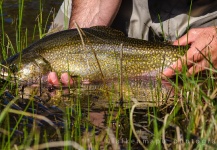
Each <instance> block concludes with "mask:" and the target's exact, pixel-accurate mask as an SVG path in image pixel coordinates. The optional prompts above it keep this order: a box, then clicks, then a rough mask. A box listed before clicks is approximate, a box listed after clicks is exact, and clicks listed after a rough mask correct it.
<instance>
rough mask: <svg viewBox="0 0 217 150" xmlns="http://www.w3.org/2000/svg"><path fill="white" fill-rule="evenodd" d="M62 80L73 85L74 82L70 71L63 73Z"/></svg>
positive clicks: (65, 83)
mask: <svg viewBox="0 0 217 150" xmlns="http://www.w3.org/2000/svg"><path fill="white" fill-rule="evenodd" d="M61 82H62V83H63V84H64V85H72V84H73V80H72V78H71V77H70V75H69V74H68V73H63V74H62V75H61Z"/></svg>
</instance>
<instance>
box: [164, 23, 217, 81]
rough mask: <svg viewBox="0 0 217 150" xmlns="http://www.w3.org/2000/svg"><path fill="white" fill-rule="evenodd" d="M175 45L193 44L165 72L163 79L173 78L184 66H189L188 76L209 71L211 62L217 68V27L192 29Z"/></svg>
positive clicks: (175, 42)
mask: <svg viewBox="0 0 217 150" xmlns="http://www.w3.org/2000/svg"><path fill="white" fill-rule="evenodd" d="M173 44H174V45H187V44H191V47H190V48H189V49H188V51H187V52H186V54H185V55H184V56H183V57H182V58H180V59H178V61H176V62H175V63H173V64H172V65H171V66H170V67H168V68H166V69H165V70H164V72H163V75H162V76H163V77H165V76H166V77H172V76H173V75H174V74H175V71H181V70H182V67H183V65H187V67H188V71H187V76H190V75H192V74H195V73H198V72H200V71H203V70H205V69H208V68H209V67H210V63H209V61H210V62H211V63H212V65H213V67H214V68H216V67H217V29H216V27H214V26H212V27H206V28H197V29H190V30H189V32H188V34H185V35H184V36H182V37H181V38H179V39H178V40H176V41H174V43H173ZM204 56H205V57H204ZM207 60H209V61H207Z"/></svg>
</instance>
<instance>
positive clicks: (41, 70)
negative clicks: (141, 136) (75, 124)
mask: <svg viewBox="0 0 217 150" xmlns="http://www.w3.org/2000/svg"><path fill="white" fill-rule="evenodd" d="M186 51H187V50H186V47H181V46H174V45H170V44H165V43H160V42H150V41H145V40H141V39H134V38H130V37H126V36H125V35H124V34H123V33H122V32H121V31H118V30H115V29H112V28H110V27H104V26H95V27H91V28H82V29H81V30H79V29H69V30H64V31H60V32H57V33H53V34H51V35H48V36H45V37H44V38H42V39H40V40H38V41H36V42H35V43H33V44H31V45H30V46H29V47H27V48H25V49H24V50H23V51H22V52H20V53H17V54H15V55H14V56H12V57H10V58H8V59H7V60H5V61H3V62H2V65H4V66H9V67H8V68H10V69H9V70H11V71H10V72H12V73H10V75H11V76H13V77H15V78H16V80H17V81H18V82H19V83H20V84H22V83H35V82H39V81H40V80H41V78H42V77H43V76H46V75H47V74H48V73H49V72H51V71H55V72H57V74H58V75H60V74H61V73H63V72H68V73H69V74H70V76H72V78H76V79H77V80H79V81H85V83H87V81H88V84H96V83H100V84H107V82H111V81H116V82H118V83H119V82H120V79H121V80H123V81H126V80H127V79H130V81H132V83H133V81H134V79H135V78H137V79H138V78H139V81H141V79H142V78H143V77H145V78H146V79H147V76H148V77H151V78H152V77H156V76H157V75H158V74H159V73H160V72H162V70H163V69H165V68H166V67H168V66H169V65H170V64H171V63H173V62H175V61H176V60H177V59H178V58H180V57H181V56H183V55H184V54H185V53H186ZM11 68H12V69H11ZM14 68H16V69H14ZM7 72H8V71H5V70H4V72H1V76H7Z"/></svg>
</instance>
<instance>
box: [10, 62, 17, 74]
mask: <svg viewBox="0 0 217 150" xmlns="http://www.w3.org/2000/svg"><path fill="white" fill-rule="evenodd" d="M9 69H10V71H11V72H12V73H15V72H17V71H18V67H17V65H16V64H11V65H10V66H9Z"/></svg>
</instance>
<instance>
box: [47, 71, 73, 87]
mask: <svg viewBox="0 0 217 150" xmlns="http://www.w3.org/2000/svg"><path fill="white" fill-rule="evenodd" d="M48 82H49V83H50V84H52V85H54V86H58V85H60V83H62V84H63V85H66V86H68V85H72V84H73V80H72V78H71V77H70V75H69V74H68V73H63V74H62V75H61V78H60V81H59V79H58V77H57V74H56V72H50V73H49V74H48Z"/></svg>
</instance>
